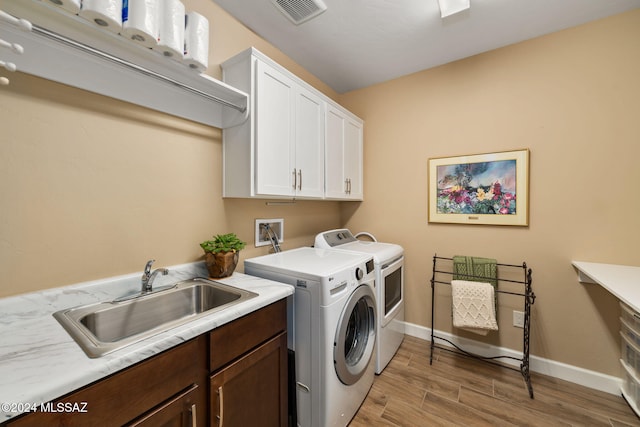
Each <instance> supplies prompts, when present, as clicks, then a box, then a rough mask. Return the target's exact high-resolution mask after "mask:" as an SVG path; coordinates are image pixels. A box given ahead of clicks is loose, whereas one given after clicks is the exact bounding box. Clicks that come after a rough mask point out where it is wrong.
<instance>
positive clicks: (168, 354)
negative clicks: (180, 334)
mask: <svg viewBox="0 0 640 427" xmlns="http://www.w3.org/2000/svg"><path fill="white" fill-rule="evenodd" d="M286 327H287V322H286V300H284V299H283V300H280V301H278V302H275V303H273V304H271V305H269V306H267V307H264V308H262V309H260V310H257V311H255V312H253V313H250V314H248V315H246V316H243V317H241V318H239V319H237V320H234V321H233V322H231V323H228V324H226V325H223V326H221V327H219V328H216V329H214V330H212V331H211V332H209V333H206V334H203V335H201V336H199V337H196V338H194V339H192V340H190V341H187V342H185V343H184V344H181V345H179V346H177V347H174V348H172V349H170V350H167V351H165V352H162V353H160V354H158V355H156V356H154V357H152V358H150V359H147V360H145V361H143V362H140V363H138V364H136V365H134V366H132V367H130V368H127V369H125V370H123V371H120V372H118V373H115V374H113V375H111V376H109V377H107V378H105V379H103V380H100V381H97V382H95V383H93V384H90V385H88V386H86V387H84V388H82V389H79V390H77V391H74V392H72V393H70V394H68V395H66V396H64V397H61V398H60V399H56V400H55V401H54V402H52V403H51V404H50V407H51V408H56V407H58V406H59V405H65V404H66V405H73V404H84V403H86V407H85V409H86V412H83V413H77V412H35V413H30V414H25V415H23V416H20V417H18V418H15V419H13V420H10V421H7V422H5V423H4V424H1V425H2V426H5V427H25V426H27V427H31V426H33V427H43V426H47V427H58V426H59V427H74V426H81V427H91V426H99V427H108V426H136V427H173V426H176V427H178V426H189V427H194V426H207V425H211V426H214V427H217V426H219V425H222V426H223V427H245V426H252V427H253V426H282V427H285V426H286V425H287V410H288V406H287V403H288V402H287V334H286ZM210 406H211V407H210ZM218 416H220V418H218ZM220 420H221V421H222V422H223V424H220V423H219V421H220ZM247 420H250V421H247Z"/></svg>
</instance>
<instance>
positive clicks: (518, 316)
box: [513, 310, 524, 328]
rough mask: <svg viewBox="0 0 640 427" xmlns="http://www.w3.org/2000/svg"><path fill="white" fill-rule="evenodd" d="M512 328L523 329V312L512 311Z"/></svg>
mask: <svg viewBox="0 0 640 427" xmlns="http://www.w3.org/2000/svg"><path fill="white" fill-rule="evenodd" d="M513 326H515V327H516V328H524V311H516V310H513Z"/></svg>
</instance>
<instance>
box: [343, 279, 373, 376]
mask: <svg viewBox="0 0 640 427" xmlns="http://www.w3.org/2000/svg"><path fill="white" fill-rule="evenodd" d="M375 342H376V308H375V298H374V295H373V291H372V289H371V287H369V286H368V285H361V286H360V287H358V288H356V290H355V291H354V292H353V294H352V295H351V297H350V298H349V300H348V302H347V304H346V306H345V308H344V310H343V311H342V314H341V315H340V321H339V322H338V329H337V331H336V336H335V341H334V346H333V361H334V366H335V369H336V373H337V374H338V378H339V379H340V381H342V382H343V383H344V384H346V385H351V384H354V383H355V382H357V381H358V380H359V379H360V377H362V375H363V374H364V373H365V372H366V370H367V367H368V366H369V361H370V360H371V356H372V355H373V350H374V346H375Z"/></svg>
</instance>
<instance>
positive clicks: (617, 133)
mask: <svg viewBox="0 0 640 427" xmlns="http://www.w3.org/2000/svg"><path fill="white" fill-rule="evenodd" d="M638 76H640V10H635V11H632V12H629V13H625V14H622V15H618V16H614V17H611V18H609V19H604V20H601V21H598V22H594V23H590V24H587V25H584V26H581V27H577V28H574V29H569V30H566V31H562V32H559V33H556V34H552V35H549V36H546V37H542V38H538V39H535V40H531V41H527V42H524V43H520V44H517V45H513V46H509V47H505V48H502V49H499V50H495V51H492V52H489V53H486V54H482V55H478V56H475V57H472V58H469V59H465V60H462V61H458V62H455V63H452V64H449V65H445V66H442V67H439V68H436V69H432V70H427V71H424V72H420V73H417V74H413V75H410V76H406V77H404V78H401V79H397V80H394V81H391V82H387V83H384V84H380V85H376V86H373V87H369V88H365V89H362V90H359V91H356V92H352V93H349V94H346V95H344V96H342V97H341V99H340V101H342V103H343V104H344V105H345V106H346V107H347V108H350V109H352V111H354V112H355V113H356V114H358V115H360V116H361V117H362V118H363V119H364V120H365V168H364V171H365V194H366V200H365V202H363V203H362V204H361V205H360V206H354V205H345V206H343V209H342V211H343V222H344V223H345V225H347V226H348V227H349V228H351V229H352V230H354V231H359V230H368V231H371V232H373V233H375V234H376V235H377V237H378V238H379V239H380V240H383V241H385V240H386V241H395V242H398V243H400V244H402V245H403V246H404V247H405V249H406V254H407V257H406V285H407V291H406V296H407V315H406V316H407V320H408V321H409V322H412V323H416V324H418V325H422V326H426V327H430V326H431V325H430V303H431V296H430V286H429V279H430V278H431V259H432V257H433V255H434V253H438V254H439V255H442V256H452V255H454V254H464V255H478V256H489V257H495V258H497V259H498V260H499V261H503V262H514V263H520V262H521V261H526V262H527V263H528V264H529V266H530V267H532V268H533V287H534V291H535V293H536V295H537V297H538V299H537V300H536V303H535V305H534V306H533V326H532V344H531V351H532V354H535V355H537V356H541V357H545V358H550V359H553V360H556V361H560V362H564V363H568V364H571V365H577V366H581V367H584V368H587V369H592V370H595V371H599V372H603V373H606V374H612V375H618V374H619V363H618V359H619V344H618V343H619V339H620V337H619V335H618V330H619V327H620V326H619V321H618V317H619V314H620V310H619V308H618V305H617V300H616V299H615V298H614V297H613V296H612V295H610V294H609V293H607V292H606V291H604V290H603V289H602V288H600V287H599V286H596V285H584V284H580V283H578V281H577V278H576V273H575V271H574V269H573V268H572V266H571V260H582V261H594V262H605V263H619V264H629V265H640V255H639V252H638V241H640V227H639V226H638V222H637V221H638V211H640V197H638V188H637V187H638V184H640V167H638V158H640V79H639V78H638ZM520 148H529V149H530V150H531V161H530V165H531V169H530V174H531V179H530V225H529V227H496V226H477V225H476V226H464V225H447V224H429V223H428V222H427V160H428V159H429V158H431V157H447V156H454V155H464V154H476V153H485V152H493V151H505V150H512V149H520ZM639 284H640V282H639ZM509 298H510V297H505V298H503V299H502V305H503V308H502V311H501V312H500V320H501V323H500V326H501V332H500V339H494V340H493V343H494V344H497V345H501V346H506V347H510V348H515V349H521V345H522V344H521V340H522V335H521V330H520V329H515V328H513V327H512V326H510V322H511V321H512V317H511V311H512V310H513V309H514V308H516V307H517V305H516V302H514V301H513V300H510V299H509ZM436 300H437V301H445V303H444V304H443V306H444V307H445V308H444V309H441V310H440V313H442V316H439V317H438V318H437V319H436V328H437V329H443V330H450V329H449V326H448V325H450V323H451V321H450V314H449V313H448V312H447V311H448V310H447V309H446V303H447V300H446V297H445V296H443V297H442V299H438V298H436ZM517 303H518V304H521V300H517ZM519 309H521V308H519Z"/></svg>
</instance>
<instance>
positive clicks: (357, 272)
mask: <svg viewBox="0 0 640 427" xmlns="http://www.w3.org/2000/svg"><path fill="white" fill-rule="evenodd" d="M363 277H364V272H363V271H362V270H361V269H360V267H358V268H356V279H358V280H362V278H363Z"/></svg>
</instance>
